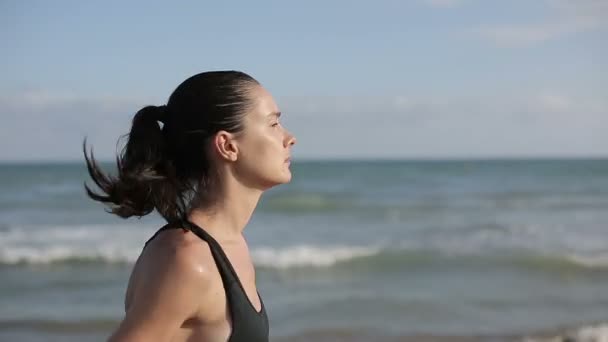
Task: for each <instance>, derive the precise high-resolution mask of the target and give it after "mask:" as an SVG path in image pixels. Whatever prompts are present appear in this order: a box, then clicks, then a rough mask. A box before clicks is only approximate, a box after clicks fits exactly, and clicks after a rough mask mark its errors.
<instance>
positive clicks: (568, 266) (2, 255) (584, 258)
mask: <svg viewBox="0 0 608 342" xmlns="http://www.w3.org/2000/svg"><path fill="white" fill-rule="evenodd" d="M141 247H142V246H132V245H131V246H129V245H122V246H121V245H100V246H97V247H94V248H93V247H89V248H85V247H81V246H66V245H63V246H47V247H44V248H34V247H27V248H26V247H6V246H5V247H1V248H0V265H24V264H25V265H27V264H79V263H100V264H125V263H126V264H132V263H133V262H135V260H137V257H138V256H139V253H140V252H141ZM251 255H252V259H253V261H254V264H255V265H256V267H260V268H262V269H265V270H277V271H281V270H287V269H298V268H300V269H301V268H306V269H311V268H312V269H328V268H341V269H345V270H348V269H350V270H351V271H352V272H369V271H371V272H395V271H403V270H415V269H421V268H423V269H434V268H438V269H439V268H445V267H468V268H479V269H485V268H496V267H501V268H513V269H517V270H524V271H525V270H531V271H542V272H546V273H554V272H555V273H560V272H577V271H593V270H604V269H608V253H599V254H598V253H596V254H582V253H581V254H575V253H563V254H560V253H552V254H548V253H541V252H535V251H525V252H518V253H515V252H514V251H511V252H510V253H495V254H480V253H460V254H455V253H454V252H445V251H441V250H435V249H408V248H398V247H389V246H382V245H379V244H376V245H367V246H366V245H325V246H324V245H313V244H308V245H293V246H287V247H255V248H253V249H252V252H251Z"/></svg>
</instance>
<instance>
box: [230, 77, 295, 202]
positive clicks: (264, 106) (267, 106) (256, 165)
mask: <svg viewBox="0 0 608 342" xmlns="http://www.w3.org/2000/svg"><path fill="white" fill-rule="evenodd" d="M250 96H251V98H252V99H253V100H252V101H253V102H252V105H251V108H250V111H249V112H248V113H247V114H246V115H245V118H244V130H243V131H242V132H241V133H240V134H239V135H238V137H237V138H236V143H237V146H238V158H237V161H236V163H235V166H236V167H235V171H236V174H237V176H238V177H239V178H240V179H241V180H242V181H245V182H246V184H248V185H250V186H255V187H259V188H261V189H263V190H265V189H268V188H270V187H272V186H274V185H278V184H283V183H287V182H289V181H290V180H291V171H290V170H289V166H290V156H291V146H292V145H294V144H295V142H296V139H295V137H294V136H293V135H292V134H291V133H289V132H288V131H287V129H286V128H285V127H284V126H283V125H282V124H281V122H280V120H279V117H280V116H281V112H280V110H279V108H278V106H277V104H276V103H275V102H274V99H273V98H272V95H270V93H269V92H268V91H267V90H266V89H264V88H263V87H262V86H254V87H253V88H252V89H251V90H250Z"/></svg>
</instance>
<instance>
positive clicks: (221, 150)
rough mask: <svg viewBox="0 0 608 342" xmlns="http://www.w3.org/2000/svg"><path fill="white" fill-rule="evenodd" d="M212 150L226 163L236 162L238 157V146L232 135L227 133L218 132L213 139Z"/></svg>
mask: <svg viewBox="0 0 608 342" xmlns="http://www.w3.org/2000/svg"><path fill="white" fill-rule="evenodd" d="M213 149H214V150H215V151H216V152H217V154H218V155H219V156H220V157H221V158H223V159H224V160H228V161H236V160H237V157H238V156H237V155H238V146H237V144H236V141H235V136H234V134H232V133H230V132H227V131H219V132H217V133H216V134H215V137H214V138H213Z"/></svg>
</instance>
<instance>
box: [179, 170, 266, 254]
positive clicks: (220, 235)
mask: <svg viewBox="0 0 608 342" xmlns="http://www.w3.org/2000/svg"><path fill="white" fill-rule="evenodd" d="M221 190H222V191H221V192H220V193H219V194H218V196H217V197H216V200H215V201H214V202H213V203H212V204H211V205H210V206H209V207H208V208H200V209H195V210H193V211H192V212H191V213H190V215H188V219H189V220H190V221H192V222H193V223H195V224H197V225H199V226H201V227H202V228H203V229H205V231H207V232H208V233H209V234H211V235H212V236H213V238H214V239H216V240H218V241H220V240H222V241H226V242H231V241H236V240H238V239H241V238H242V235H243V230H244V229H245V226H246V225H247V223H248V222H249V220H250V219H251V216H252V215H253V211H254V210H255V208H256V206H257V204H258V202H259V200H260V197H261V195H262V191H261V190H259V189H251V188H246V187H244V186H243V185H242V184H239V183H237V182H228V183H227V184H226V183H225V186H223V187H222V189H221Z"/></svg>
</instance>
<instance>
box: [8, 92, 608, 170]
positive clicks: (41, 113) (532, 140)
mask: <svg viewBox="0 0 608 342" xmlns="http://www.w3.org/2000/svg"><path fill="white" fill-rule="evenodd" d="M278 102H279V105H280V107H281V109H282V110H283V111H284V112H285V116H284V118H283V122H284V123H285V125H286V126H287V128H288V129H289V130H291V131H292V132H294V133H295V134H296V136H297V138H298V143H297V145H296V147H295V149H294V156H295V157H296V158H303V157H307V158H331V157H354V158H358V157H373V158H402V157H427V158H433V157H462V156H464V157H467V156H468V157H475V156H526V155H549V156H558V155H560V154H561V155H603V156H606V155H608V138H606V137H605V132H606V131H608V102H607V101H606V100H605V99H597V98H596V99H594V98H591V97H584V96H578V95H577V96H575V95H572V94H568V93H566V92H563V91H559V89H557V90H556V89H545V90H539V91H538V92H535V93H531V94H530V95H528V94H520V95H516V94H510V95H508V96H507V95H502V94H496V96H495V97H490V96H487V95H486V96H483V97H470V98H438V97H425V98H423V97H415V96H410V95H407V94H402V95H395V96H382V97H381V96H376V97H373V96H340V97H330V96H307V97H289V98H280V99H278ZM150 103H155V102H153V101H152V102H150ZM145 104H146V101H144V100H142V99H134V98H133V99H122V98H120V97H112V96H98V97H94V96H87V97H79V96H77V95H75V94H73V93H69V92H61V93H56V92H45V91H37V92H23V93H22V94H21V95H18V94H15V96H14V97H12V98H8V97H6V96H5V97H3V98H2V99H1V100H0V116H2V125H0V160H16V159H17V160H24V159H25V160H40V159H47V160H48V159H51V160H53V159H55V160H56V159H82V157H81V156H82V152H81V144H82V139H83V138H84V136H85V135H86V136H88V137H89V142H90V143H91V145H92V146H94V147H95V151H96V156H98V157H99V158H101V159H111V158H112V157H113V155H114V154H115V152H116V141H117V139H118V138H119V137H120V136H121V135H122V134H125V133H126V132H128V129H129V125H130V120H131V119H132V117H133V114H134V113H135V111H136V110H137V109H139V108H140V107H141V106H143V105H145ZM9 109H10V111H9Z"/></svg>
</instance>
